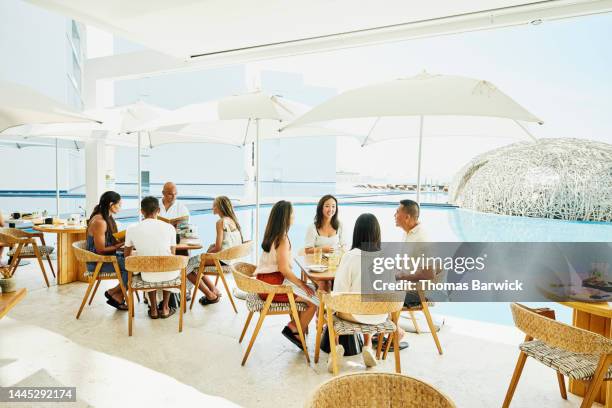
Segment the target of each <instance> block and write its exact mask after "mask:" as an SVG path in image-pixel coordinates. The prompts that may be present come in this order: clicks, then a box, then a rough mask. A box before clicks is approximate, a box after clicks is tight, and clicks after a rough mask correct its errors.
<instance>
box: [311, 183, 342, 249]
mask: <svg viewBox="0 0 612 408" xmlns="http://www.w3.org/2000/svg"><path fill="white" fill-rule="evenodd" d="M304 241H305V242H304V247H305V249H304V250H305V252H306V253H307V254H312V253H313V252H314V248H322V249H323V252H324V253H329V252H332V251H333V250H334V249H337V248H340V247H343V246H344V239H343V236H342V223H341V222H340V220H338V200H337V199H336V197H334V196H333V195H330V194H328V195H325V196H323V197H321V199H320V200H319V203H318V204H317V214H316V215H315V219H314V223H313V224H310V226H309V227H308V229H307V230H306V239H305V240H304Z"/></svg>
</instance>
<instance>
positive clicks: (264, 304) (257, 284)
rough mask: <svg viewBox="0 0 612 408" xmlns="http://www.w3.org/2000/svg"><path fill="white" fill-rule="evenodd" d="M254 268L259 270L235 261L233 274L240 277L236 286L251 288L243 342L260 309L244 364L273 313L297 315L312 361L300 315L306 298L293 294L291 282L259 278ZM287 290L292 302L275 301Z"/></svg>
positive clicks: (248, 291)
mask: <svg viewBox="0 0 612 408" xmlns="http://www.w3.org/2000/svg"><path fill="white" fill-rule="evenodd" d="M253 272H255V265H252V264H249V263H246V262H237V263H235V264H233V265H232V274H233V275H234V280H235V281H236V286H238V288H239V289H241V290H243V291H245V292H247V293H248V294H247V298H246V306H247V309H248V310H249V316H248V317H247V320H246V322H245V324H244V328H243V329H242V333H241V334H240V339H239V340H238V342H239V343H242V339H244V335H245V334H246V331H247V329H248V328H249V324H250V323H251V319H252V318H253V314H255V313H257V312H258V313H259V320H257V325H256V326H255V331H253V336H252V337H251V341H250V342H249V346H248V347H247V349H246V352H245V353H244V357H243V358H242V365H244V364H245V363H246V361H247V359H248V358H249V353H250V352H251V349H252V348H253V344H254V343H255V339H256V338H257V334H258V333H259V329H261V325H262V323H263V321H264V319H265V318H266V316H273V315H284V314H286V315H289V316H291V317H292V318H293V321H294V322H295V324H296V326H297V329H298V333H299V335H300V341H301V342H302V348H303V350H304V355H305V356H306V362H307V363H310V358H309V357H308V349H307V348H306V341H305V340H304V333H303V331H302V326H301V324H300V319H299V316H298V311H299V312H302V311H304V310H306V304H305V303H303V302H296V301H295V297H294V295H293V289H291V287H289V286H284V285H270V284H269V283H266V282H263V281H260V280H257V279H255V278H254V277H253ZM258 293H267V294H268V296H267V297H266V300H265V301H264V300H262V299H261V298H260V297H259V295H258ZM283 293H284V294H287V297H288V298H289V303H285V302H273V299H274V295H277V294H283Z"/></svg>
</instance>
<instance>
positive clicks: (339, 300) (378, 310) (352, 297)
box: [323, 293, 404, 315]
mask: <svg viewBox="0 0 612 408" xmlns="http://www.w3.org/2000/svg"><path fill="white" fill-rule="evenodd" d="M380 298H381V297H380V296H376V297H371V298H370V297H369V296H367V295H361V294H359V293H333V294H325V295H324V296H323V303H325V306H326V307H329V308H330V309H332V310H334V311H336V312H341V313H352V314H361V315H370V314H372V315H375V314H385V313H394V312H399V311H401V310H402V307H403V306H404V300H403V299H402V300H398V299H397V297H395V298H393V297H390V299H389V300H388V301H379V299H380ZM380 300H382V299H380Z"/></svg>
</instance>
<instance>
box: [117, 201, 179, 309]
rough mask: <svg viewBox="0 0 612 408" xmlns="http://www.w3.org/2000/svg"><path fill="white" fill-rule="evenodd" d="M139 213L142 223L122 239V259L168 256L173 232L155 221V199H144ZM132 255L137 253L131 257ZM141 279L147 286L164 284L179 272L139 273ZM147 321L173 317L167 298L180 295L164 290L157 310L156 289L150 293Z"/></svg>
mask: <svg viewBox="0 0 612 408" xmlns="http://www.w3.org/2000/svg"><path fill="white" fill-rule="evenodd" d="M140 211H141V213H142V215H143V217H144V219H143V220H142V221H141V222H139V223H138V224H135V225H132V226H130V227H128V229H127V231H126V235H125V257H126V258H127V257H128V256H130V255H138V256H168V255H174V254H175V252H176V231H175V229H174V227H173V226H172V225H170V224H167V223H165V222H163V221H160V220H158V219H157V215H158V214H159V201H158V200H157V198H155V197H145V198H143V199H142V202H141V204H140ZM134 252H137V253H136V254H134ZM140 275H141V279H142V280H143V281H146V282H163V281H170V280H174V279H176V278H177V277H178V276H179V275H180V271H170V272H142V273H141V274H140ZM147 292H148V296H149V317H151V319H157V318H158V317H161V318H162V319H166V318H168V317H170V316H172V315H173V314H174V312H175V309H173V308H170V307H169V306H168V302H169V300H170V294H171V293H172V292H174V293H179V292H180V291H179V290H178V289H176V288H168V289H164V290H163V300H162V306H161V308H160V309H159V310H158V309H157V307H156V305H157V289H150V290H149V291H147Z"/></svg>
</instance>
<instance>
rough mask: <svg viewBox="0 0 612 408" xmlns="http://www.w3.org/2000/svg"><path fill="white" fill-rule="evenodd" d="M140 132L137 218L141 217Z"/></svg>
mask: <svg viewBox="0 0 612 408" xmlns="http://www.w3.org/2000/svg"><path fill="white" fill-rule="evenodd" d="M140 136H141V133H140V132H138V202H137V203H136V212H137V213H138V219H139V220H140V219H141V214H140V211H139V209H140V201H141V200H142V180H141V174H142V172H141V170H140V148H141V137H140Z"/></svg>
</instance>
